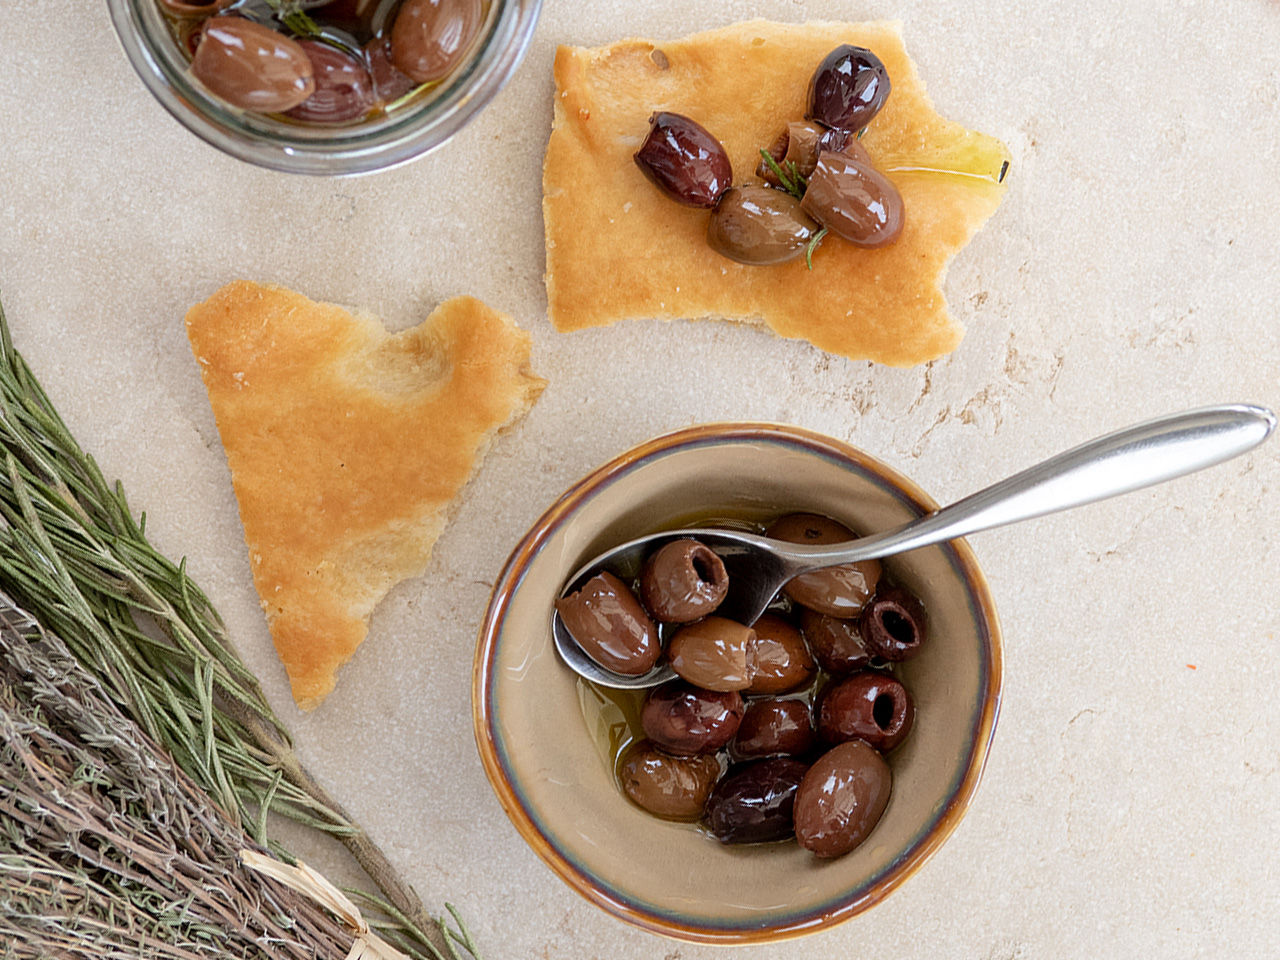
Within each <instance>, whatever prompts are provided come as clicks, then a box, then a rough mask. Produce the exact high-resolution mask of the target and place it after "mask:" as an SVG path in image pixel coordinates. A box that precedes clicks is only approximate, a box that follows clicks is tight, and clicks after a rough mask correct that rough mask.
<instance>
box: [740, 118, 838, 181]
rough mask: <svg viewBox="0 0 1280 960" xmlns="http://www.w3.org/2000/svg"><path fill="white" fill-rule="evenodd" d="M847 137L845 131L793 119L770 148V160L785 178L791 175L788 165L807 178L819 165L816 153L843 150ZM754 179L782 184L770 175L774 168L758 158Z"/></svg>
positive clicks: (776, 177) (776, 176)
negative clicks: (758, 162)
mask: <svg viewBox="0 0 1280 960" xmlns="http://www.w3.org/2000/svg"><path fill="white" fill-rule="evenodd" d="M849 136H850V135H849V133H848V132H847V131H845V130H828V129H827V128H826V127H820V126H818V125H817V124H814V123H805V122H803V121H800V120H796V121H793V122H792V123H788V124H787V125H786V127H784V128H783V130H782V132H781V133H780V134H778V138H777V139H776V140H774V141H773V144H772V146H770V147H769V156H771V157H773V159H774V162H775V163H777V164H778V166H779V167H781V168H782V171H783V172H784V173H786V174H787V176H790V175H791V172H792V171H791V164H793V163H794V164H795V165H796V167H795V172H796V173H798V174H800V176H802V177H804V178H806V179H807V178H808V176H809V174H811V173H813V168H814V167H816V166H817V165H818V151H819V150H843V149H844V148H845V145H846V144H847V143H848V141H849ZM756 176H758V177H760V178H761V179H762V180H764V182H765V183H767V184H769V185H770V186H773V187H780V186H782V181H781V180H779V179H778V175H777V174H776V173H774V172H773V167H772V166H770V165H769V163H767V162H766V161H765V159H764V158H763V157H761V158H760V165H759V166H758V167H756Z"/></svg>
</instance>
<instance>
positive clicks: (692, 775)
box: [618, 740, 720, 820]
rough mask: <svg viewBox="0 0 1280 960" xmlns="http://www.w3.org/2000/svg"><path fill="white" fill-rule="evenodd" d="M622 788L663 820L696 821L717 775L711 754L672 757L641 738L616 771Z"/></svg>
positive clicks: (717, 763) (716, 762) (717, 770)
mask: <svg viewBox="0 0 1280 960" xmlns="http://www.w3.org/2000/svg"><path fill="white" fill-rule="evenodd" d="M618 776H619V778H620V779H621V780H622V789H623V792H625V793H626V795H627V796H628V797H630V798H631V799H632V800H633V801H635V803H636V804H637V805H639V806H640V807H643V808H644V809H645V810H648V811H649V812H650V813H652V814H653V815H654V816H658V817H662V818H664V819H666V820H697V819H698V818H699V817H701V816H702V811H703V808H704V807H706V805H707V798H708V797H709V796H711V790H712V788H713V787H714V786H715V785H716V780H717V779H718V778H719V777H720V761H719V760H717V759H716V758H715V757H713V756H709V755H703V756H700V757H672V756H669V755H667V754H665V753H662V752H660V751H659V750H657V749H656V748H655V747H654V745H653V744H651V743H649V742H648V741H647V740H642V741H641V742H640V743H638V744H636V745H635V746H634V747H632V748H631V750H630V751H628V753H627V755H626V757H625V758H624V759H623V761H622V766H621V768H620V769H619V771H618Z"/></svg>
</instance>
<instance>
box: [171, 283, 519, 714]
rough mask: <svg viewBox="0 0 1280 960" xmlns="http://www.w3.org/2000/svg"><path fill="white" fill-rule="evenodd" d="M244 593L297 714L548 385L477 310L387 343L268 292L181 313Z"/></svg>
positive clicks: (462, 307)
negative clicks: (493, 443)
mask: <svg viewBox="0 0 1280 960" xmlns="http://www.w3.org/2000/svg"><path fill="white" fill-rule="evenodd" d="M187 333H188V336H189V337H190V340H191V348H192V351H193V352H194V354H195V356H196V360H197V361H198V362H199V365H200V371H201V375H202V376H203V378H204V384H205V387H206V388H207V389H208V391H209V402H210V404H211V405H212V407H213V413H214V417H215V418H216V420H217V423H218V432H219V434H220V435H221V437H222V444H223V447H224V448H225V449H226V454H227V461H228V463H229V465H230V467H231V477H232V483H233V485H234V487H235V492H236V499H237V500H238V501H239V505H240V519H241V521H242V522H243V524H244V532H245V540H246V542H247V543H248V547H249V558H250V562H251V564H252V567H253V579H254V585H255V586H256V587H257V590H258V595H259V596H260V597H261V600H262V608H263V610H264V611H265V612H266V615H267V621H268V624H269V625H270V628H271V637H272V640H273V641H274V642H275V647H276V651H277V652H278V653H279V655H280V659H281V660H282V661H283V662H284V665H285V669H286V670H287V671H288V674H289V680H290V683H291V684H292V687H293V696H294V699H295V700H296V701H297V703H298V705H299V706H300V707H302V708H304V709H311V708H313V707H315V706H316V705H317V704H319V703H320V701H321V700H323V699H324V697H325V696H326V695H327V694H328V693H329V692H330V691H331V690H332V689H333V686H334V682H335V677H336V672H337V669H338V667H339V666H341V665H342V664H343V663H345V662H346V661H347V660H348V659H350V657H351V655H352V654H353V653H354V652H355V649H356V647H357V646H359V645H360V642H361V641H362V640H363V639H364V637H365V634H366V633H367V630H368V617H369V615H370V613H371V612H372V611H373V608H374V605H375V604H377V602H378V601H379V600H381V599H382V597H383V596H385V595H386V593H387V591H389V590H390V589H391V587H393V586H394V585H395V584H396V583H398V582H399V581H401V580H403V579H405V578H406V577H411V576H415V575H417V574H419V573H421V572H422V570H423V569H424V568H425V567H426V564H427V560H428V558H429V557H430V555H431V547H432V545H433V544H434V543H435V540H436V537H437V536H439V534H440V531H441V530H442V529H443V527H444V524H445V520H446V512H447V509H448V507H449V504H450V502H451V501H452V500H453V499H454V497H456V496H457V494H458V492H459V491H460V490H461V489H462V487H463V485H464V484H465V483H466V482H467V479H468V478H469V477H470V475H471V473H472V471H473V469H474V468H475V466H476V464H477V463H478V461H479V459H480V457H481V456H482V454H483V452H484V450H485V449H486V447H487V446H488V444H489V441H490V440H491V439H492V437H493V435H494V434H495V432H496V431H497V430H498V429H499V428H501V427H502V426H504V425H506V424H509V423H511V422H512V421H513V420H515V419H516V418H518V417H519V416H521V415H523V414H524V412H525V411H527V410H528V408H529V407H530V406H531V405H532V404H533V402H534V400H535V399H536V398H537V396H538V394H539V393H540V392H541V390H542V388H543V385H544V381H542V380H541V379H540V378H538V377H536V376H534V375H533V374H532V373H531V372H530V370H529V349H530V339H529V336H528V334H526V333H524V332H522V331H521V330H519V329H518V328H517V327H516V326H515V325H514V324H513V323H512V322H511V320H510V318H508V317H504V316H503V315H501V314H499V313H496V312H494V311H493V310H491V309H489V308H488V307H487V306H485V305H484V304H483V303H481V302H480V301H479V300H475V299H472V298H469V297H458V298H455V299H453V300H449V301H447V302H445V303H443V304H441V305H440V306H439V307H438V308H436V310H435V311H434V312H433V313H432V314H431V315H430V316H429V317H428V318H427V319H426V320H425V321H424V322H423V323H421V324H419V325H418V326H416V327H413V328H412V329H409V330H405V331H404V332H402V333H398V334H395V335H391V334H388V333H387V331H386V330H385V329H384V328H383V327H382V324H381V323H379V322H378V321H377V320H376V319H374V318H373V317H370V316H364V315H359V314H352V313H350V312H348V311H347V310H344V309H343V308H341V307H338V306H334V305H333V304H327V303H316V302H314V301H311V300H308V299H307V298H306V297H304V296H302V295H301V294H297V293H294V292H292V291H290V290H286V289H284V288H282V287H271V286H260V285H258V284H255V283H248V282H243V281H240V282H235V283H231V284H228V285H227V286H226V287H223V288H222V289H221V290H219V291H218V292H217V293H215V294H214V295H213V296H212V297H210V298H209V299H208V300H207V301H205V302H204V303H202V304H199V305H198V306H195V307H193V308H192V309H191V310H190V311H189V312H188V313H187Z"/></svg>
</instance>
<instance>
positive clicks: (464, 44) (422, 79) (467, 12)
mask: <svg viewBox="0 0 1280 960" xmlns="http://www.w3.org/2000/svg"><path fill="white" fill-rule="evenodd" d="M483 19H484V10H483V8H482V7H481V4H480V0H405V2H404V3H403V4H401V5H400V11H399V12H398V13H397V14H396V20H395V23H394V24H393V25H392V27H391V61H392V63H394V64H395V66H396V69H398V70H399V71H400V72H401V73H403V74H404V75H405V76H407V77H410V78H411V79H413V80H414V81H416V82H417V83H431V82H433V81H435V80H442V79H444V78H445V77H446V76H448V75H449V74H450V73H452V72H453V70H454V69H455V68H456V67H457V66H458V65H459V64H460V63H461V62H462V59H463V58H464V57H465V56H466V55H467V51H468V50H469V49H470V48H471V42H472V41H473V40H474V39H475V38H476V34H477V33H478V32H479V30H480V22H481V21H482V20H483Z"/></svg>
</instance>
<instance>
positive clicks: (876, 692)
mask: <svg viewBox="0 0 1280 960" xmlns="http://www.w3.org/2000/svg"><path fill="white" fill-rule="evenodd" d="M915 715H916V708H915V705H914V704H913V703H912V702H911V694H910V693H908V692H907V688H906V687H904V686H903V685H902V684H901V683H900V682H899V681H898V680H896V679H895V678H893V677H891V676H888V675H887V674H883V673H874V672H871V671H868V672H866V673H855V674H854V675H853V676H851V677H845V678H844V679H843V680H841V681H840V682H839V683H833V684H832V685H831V686H829V687H827V688H826V689H825V690H823V691H822V700H821V703H820V705H819V707H818V733H819V734H820V735H821V736H822V739H823V740H825V741H827V743H833V744H834V743H844V741H846V740H855V739H856V740H865V741H867V743H869V744H871V746H873V747H875V748H876V749H877V750H879V751H880V752H881V753H888V752H889V751H890V750H892V749H893V748H894V747H896V746H897V745H898V744H900V743H901V742H902V741H903V740H905V739H906V736H907V734H908V733H909V732H910V731H911V723H912V721H913V720H914V719H915Z"/></svg>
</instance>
